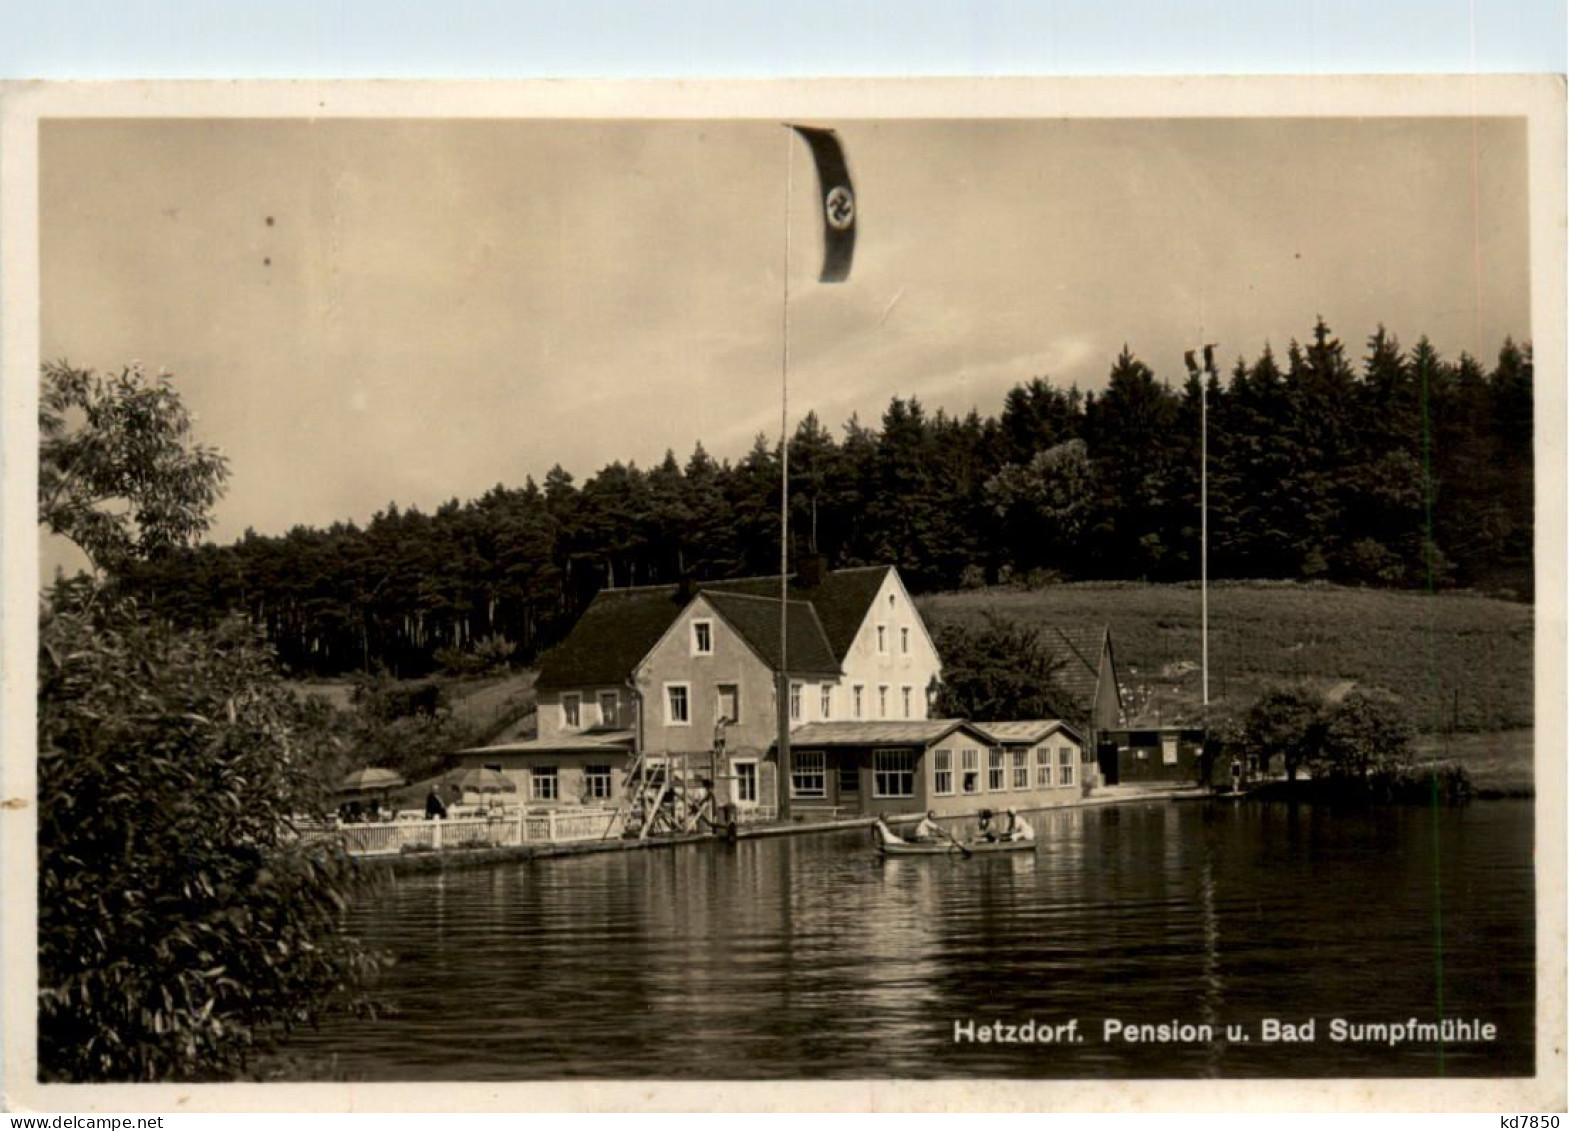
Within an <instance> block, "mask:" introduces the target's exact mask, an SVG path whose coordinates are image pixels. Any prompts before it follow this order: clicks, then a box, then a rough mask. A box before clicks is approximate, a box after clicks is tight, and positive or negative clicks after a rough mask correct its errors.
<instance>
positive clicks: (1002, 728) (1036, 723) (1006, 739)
mask: <svg viewBox="0 0 1569 1131" xmlns="http://www.w3.org/2000/svg"><path fill="white" fill-rule="evenodd" d="M973 725H974V727H975V729H977V730H979V731H982V732H983V733H985V734H987V735H989V736H990V737H991V739H992V741H994V742H996V743H997V744H998V745H1004V744H1007V745H1026V746H1028V745H1033V744H1034V743H1037V742H1039V741H1040V740H1041V739H1043V738H1046V737H1048V736H1050V735H1052V734H1055V733H1056V732H1057V731H1059V730H1065V731H1067V732H1068V733H1069V734H1071V735H1073V737H1074V739H1075V740H1077V741H1078V742H1081V743H1082V742H1083V741H1084V738H1083V736H1082V735H1081V734H1079V732H1078V731H1077V730H1076V729H1075V728H1073V727H1071V726H1069V725H1068V724H1067V723H1065V722H1063V721H1062V720H1061V719H1020V720H1016V721H1010V722H1003V723H982V722H977V723H974V724H973Z"/></svg>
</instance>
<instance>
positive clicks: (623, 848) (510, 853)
mask: <svg viewBox="0 0 1569 1131" xmlns="http://www.w3.org/2000/svg"><path fill="white" fill-rule="evenodd" d="M1113 788H1114V789H1117V788H1122V787H1113ZM1208 796H1209V792H1208V791H1207V790H1202V789H1198V788H1196V787H1193V786H1189V785H1184V786H1181V787H1172V788H1138V789H1127V790H1126V791H1125V792H1116V793H1113V792H1111V791H1110V790H1108V791H1106V792H1103V793H1097V794H1092V795H1090V796H1089V797H1082V798H1076V799H1075V800H1073V801H1071V802H1067V803H1064V804H1061V805H1050V806H1045V807H1043V808H1039V809H1026V810H1021V812H1024V813H1026V814H1028V815H1034V814H1038V813H1060V812H1062V811H1064V810H1067V809H1083V808H1094V807H1103V806H1108V805H1128V804H1141V803H1145V802H1155V801H1162V802H1165V801H1183V800H1203V799H1204V798H1206V797H1208ZM886 819H887V821H888V823H889V824H891V825H906V824H913V823H915V822H916V821H919V820H920V819H921V814H919V813H901V814H895V815H892V816H889V817H887V818H886ZM875 820H876V818H875V817H866V816H856V817H842V818H830V819H827V820H797V821H790V822H788V823H784V822H770V823H768V824H757V825H748V826H743V827H741V828H738V829H737V830H736V834H735V837H734V843H739V842H740V841H743V840H758V839H762V838H767V837H781V836H808V835H812V834H816V833H828V832H847V831H851V830H854V829H865V828H870V827H871V826H872V824H873V822H874V821H875ZM731 839H732V838H731V837H730V836H729V834H728V833H725V832H711V833H690V834H686V835H682V836H665V837H651V838H649V839H648V840H623V839H619V838H617V839H614V840H588V841H569V842H566V843H561V844H521V845H507V846H504V847H486V848H451V849H445V850H441V851H433V852H406V853H401V854H398V855H385V856H360V857H356V858H355V861H356V863H357V864H358V865H359V866H360V867H362V868H364V869H366V870H367V871H372V872H376V873H380V874H389V873H390V874H403V873H406V874H415V875H417V874H420V873H425V872H441V871H446V870H447V869H449V868H478V867H486V866H489V865H491V864H511V863H521V862H523V861H528V860H549V859H555V858H558V857H563V856H591V855H596V854H599V853H605V852H635V851H638V850H641V849H656V848H672V847H676V846H678V845H685V844H706V843H713V842H725V841H730V840H731Z"/></svg>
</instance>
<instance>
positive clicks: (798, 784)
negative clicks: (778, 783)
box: [790, 750, 828, 797]
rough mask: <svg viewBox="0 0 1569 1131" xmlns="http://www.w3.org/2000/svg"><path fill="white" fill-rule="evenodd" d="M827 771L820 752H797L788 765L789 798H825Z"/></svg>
mask: <svg viewBox="0 0 1569 1131" xmlns="http://www.w3.org/2000/svg"><path fill="white" fill-rule="evenodd" d="M827 782H828V771H827V769H826V768H825V764H824V758H823V752H822V751H821V750H797V751H796V752H795V754H794V755H793V756H792V758H791V764H790V796H791V797H826V796H827V795H828V787H827Z"/></svg>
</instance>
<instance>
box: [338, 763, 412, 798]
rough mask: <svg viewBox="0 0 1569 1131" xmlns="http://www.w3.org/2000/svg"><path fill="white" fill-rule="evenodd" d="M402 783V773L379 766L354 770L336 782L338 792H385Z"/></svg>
mask: <svg viewBox="0 0 1569 1131" xmlns="http://www.w3.org/2000/svg"><path fill="white" fill-rule="evenodd" d="M402 784H403V775H402V774H399V773H395V772H393V771H392V770H384V769H382V768H381V767H379V766H366V767H365V768H364V769H363V770H355V771H354V772H353V773H352V774H349V775H348V776H347V777H345V778H344V779H343V780H342V781H341V782H339V783H338V792H339V793H385V792H386V791H387V790H390V789H397V788H398V786H400V785H402Z"/></svg>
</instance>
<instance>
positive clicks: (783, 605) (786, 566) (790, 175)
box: [774, 128, 795, 821]
mask: <svg viewBox="0 0 1569 1131" xmlns="http://www.w3.org/2000/svg"><path fill="white" fill-rule="evenodd" d="M794 144H795V138H794V137H793V136H792V135H791V133H790V131H789V130H788V128H787V129H786V131H785V211H784V302H783V303H782V304H781V308H782V309H781V315H780V350H779V676H778V684H777V687H776V690H775V692H774V696H775V699H776V701H777V706H778V708H779V710H778V715H779V789H778V794H779V818H780V820H786V821H787V820H789V819H790V674H789V638H790V633H789V628H790V625H789V610H790V605H789V596H790V582H789V576H790V209H791V205H792V204H793V202H794V197H795V162H794V160H793V156H792V146H793V145H794Z"/></svg>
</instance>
